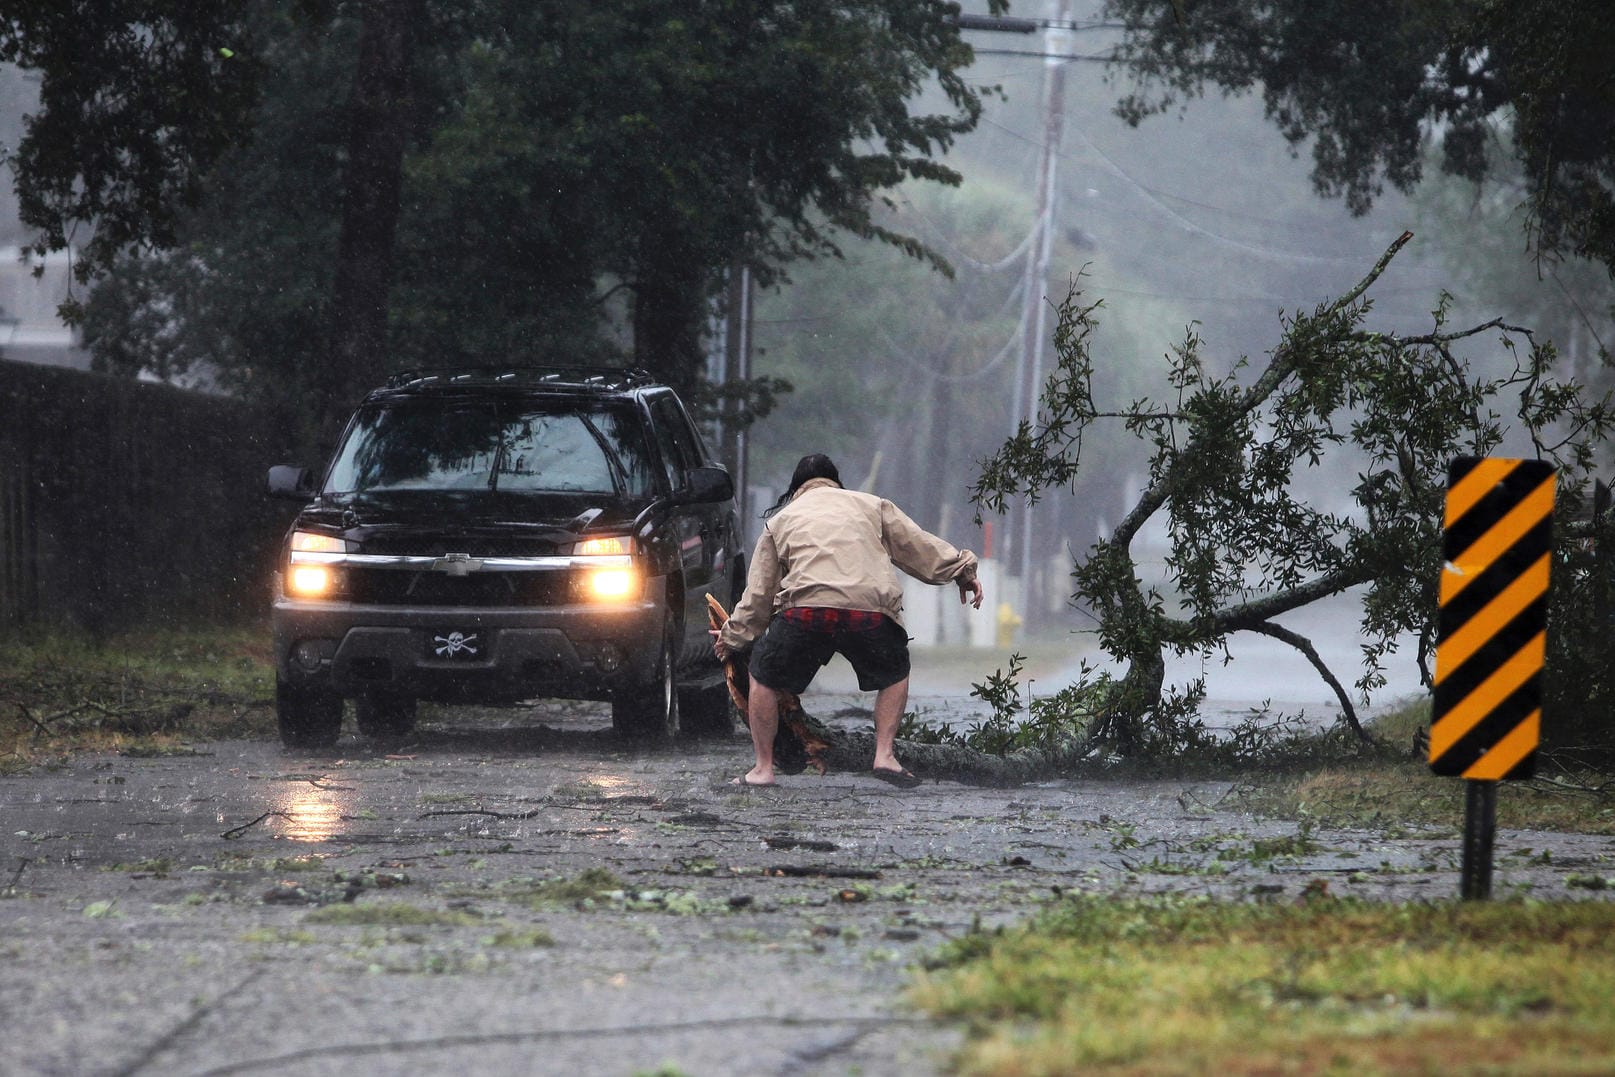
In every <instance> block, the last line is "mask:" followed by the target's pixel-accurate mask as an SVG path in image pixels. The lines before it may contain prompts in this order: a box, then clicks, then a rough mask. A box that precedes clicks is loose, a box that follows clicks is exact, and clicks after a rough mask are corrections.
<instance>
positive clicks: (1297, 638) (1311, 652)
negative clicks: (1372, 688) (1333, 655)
mask: <svg viewBox="0 0 1615 1077" xmlns="http://www.w3.org/2000/svg"><path fill="white" fill-rule="evenodd" d="M1247 627H1248V629H1249V630H1250V631H1252V632H1258V633H1260V634H1262V635H1264V636H1271V637H1272V638H1273V639H1276V640H1279V641H1280V642H1283V643H1288V644H1289V645H1290V646H1291V647H1294V648H1295V649H1296V650H1298V651H1300V652H1301V653H1302V654H1303V655H1305V656H1306V659H1307V661H1308V662H1311V663H1312V668H1313V669H1315V670H1317V671H1318V676H1320V677H1322V678H1323V679H1324V682H1325V683H1326V684H1328V685H1329V687H1330V688H1332V689H1333V690H1334V693H1335V698H1336V699H1337V700H1339V701H1340V712H1341V716H1342V717H1343V718H1345V719H1346V724H1347V725H1348V726H1350V727H1351V731H1352V732H1353V733H1355V734H1357V739H1358V740H1360V741H1362V742H1363V743H1364V744H1369V745H1374V744H1377V743H1378V742H1377V741H1376V740H1374V738H1373V737H1371V736H1369V735H1368V731H1367V730H1365V729H1364V728H1363V727H1362V724H1361V723H1360V722H1358V721H1357V711H1356V709H1355V708H1354V707H1352V705H1351V696H1350V695H1348V694H1347V692H1346V689H1345V688H1344V687H1342V686H1341V683H1340V681H1338V680H1336V679H1335V675H1334V674H1333V673H1331V672H1330V670H1329V667H1328V666H1327V665H1325V664H1324V661H1323V659H1322V658H1320V657H1319V656H1318V650H1317V648H1316V647H1314V646H1313V645H1312V641H1311V640H1309V639H1307V638H1306V637H1305V636H1303V635H1301V634H1300V633H1298V632H1292V631H1290V630H1289V629H1288V628H1285V627H1284V626H1283V625H1277V624H1274V623H1273V622H1271V621H1261V622H1258V623H1256V624H1253V625H1248V626H1247Z"/></svg>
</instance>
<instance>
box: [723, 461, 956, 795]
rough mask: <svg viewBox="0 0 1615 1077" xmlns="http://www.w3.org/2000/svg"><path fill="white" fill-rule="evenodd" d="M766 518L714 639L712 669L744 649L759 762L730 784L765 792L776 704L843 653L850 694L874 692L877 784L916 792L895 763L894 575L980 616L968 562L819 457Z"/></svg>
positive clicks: (803, 464)
mask: <svg viewBox="0 0 1615 1077" xmlns="http://www.w3.org/2000/svg"><path fill="white" fill-rule="evenodd" d="M763 517H764V519H765V520H767V521H768V522H767V523H766V524H765V525H764V526H763V533H762V535H761V536H760V537H759V538H758V539H757V548H756V550H754V551H753V552H752V558H751V571H750V573H749V575H748V576H747V579H746V593H745V594H744V595H743V596H742V597H741V599H740V602H739V604H737V605H736V606H735V609H734V612H733V613H732V614H731V615H730V617H729V621H728V623H727V624H725V625H724V626H723V629H722V630H721V631H714V633H713V635H714V636H715V637H716V638H715V639H714V640H713V650H714V651H715V652H716V653H717V655H718V658H719V659H720V660H727V659H728V657H729V655H730V654H733V653H738V652H740V651H743V650H745V649H746V648H748V647H751V648H752V654H751V661H750V662H749V663H748V668H749V670H750V672H751V693H750V695H749V696H748V697H747V700H746V714H747V724H748V725H750V726H751V742H752V748H753V750H754V752H755V753H756V762H755V764H754V765H753V766H752V768H751V769H750V770H749V771H747V772H746V773H745V775H743V776H742V777H740V778H737V779H735V784H737V785H741V784H743V785H773V784H774V734H775V732H776V730H777V729H778V725H779V699H780V694H781V693H782V692H791V693H796V694H800V693H801V692H802V691H803V690H804V689H806V688H807V686H808V684H809V682H811V681H812V680H813V677H814V675H815V674H816V673H818V671H819V668H820V667H821V666H823V665H824V664H825V663H827V662H829V661H830V658H831V656H832V655H835V654H841V655H842V656H844V657H845V658H846V659H847V661H848V662H850V663H852V668H853V671H854V672H856V673H857V674H858V688H859V689H860V690H861V691H865V692H870V691H873V692H875V693H876V694H875V760H874V770H873V773H874V776H875V777H877V778H880V779H881V780H883V781H887V782H890V783H892V784H893V785H898V786H903V787H910V786H914V785H918V784H919V781H920V779H918V778H916V777H915V776H914V775H913V774H912V773H910V772H909V771H908V770H906V769H905V768H904V767H903V765H902V764H901V763H899V762H898V761H897V756H896V754H895V752H894V745H895V742H896V739H897V726H898V723H899V722H901V721H902V718H903V709H904V708H905V707H906V706H907V705H908V674H909V660H908V633H907V632H905V631H904V630H903V625H902V621H901V619H900V615H901V613H902V609H903V588H902V586H901V585H900V584H899V582H898V579H897V573H896V572H894V571H892V566H893V565H896V566H897V567H898V568H900V569H902V570H903V571H904V572H907V573H908V574H909V575H910V576H913V577H915V578H916V579H919V580H923V581H925V582H926V583H935V584H941V583H948V582H950V581H951V582H953V583H955V584H957V585H958V587H959V601H960V602H969V603H970V604H971V606H972V607H974V608H975V609H980V608H981V601H982V590H981V581H980V580H978V579H977V578H976V555H975V554H973V553H971V552H970V551H969V550H959V549H955V548H954V547H953V546H950V545H949V544H948V543H946V542H944V541H942V540H941V539H939V538H937V537H936V536H935V535H933V534H930V533H929V532H927V531H925V530H923V529H922V528H921V527H920V526H919V525H918V524H916V523H915V522H914V521H913V520H911V519H909V518H908V517H907V516H906V515H904V514H903V512H902V511H901V510H900V509H898V507H897V506H896V505H894V504H892V503H891V502H890V501H887V500H886V499H885V498H881V497H875V496H874V495H873V494H865V493H860V492H858V491H856V490H845V489H842V486H841V476H840V474H839V473H838V472H837V470H836V466H835V464H834V463H832V462H831V460H830V458H829V457H828V456H825V455H824V454H823V453H813V454H811V455H808V456H804V457H802V459H801V460H800V461H799V462H798V463H797V465H796V471H795V473H794V474H792V476H791V485H790V487H789V488H788V489H787V490H786V491H785V494H784V496H783V497H781V498H780V499H779V502H778V504H776V505H775V506H774V507H773V508H771V509H769V510H768V511H767V512H766V513H764V514H763ZM759 637H761V638H759ZM754 642H755V644H756V645H755V646H752V645H753V643H754Z"/></svg>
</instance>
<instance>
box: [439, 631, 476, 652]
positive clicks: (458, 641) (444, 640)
mask: <svg viewBox="0 0 1615 1077" xmlns="http://www.w3.org/2000/svg"><path fill="white" fill-rule="evenodd" d="M476 640H477V633H475V632H473V633H471V635H469V636H468V635H466V634H465V633H464V632H450V633H449V634H448V635H446V636H433V637H432V642H433V643H435V644H437V647H436V651H437V654H438V657H440V658H453V657H455V656H456V655H458V654H459V653H460V652H461V651H464V652H465V653H466V654H476V653H477V648H476V647H474V646H472V644H474V643H475V642H476Z"/></svg>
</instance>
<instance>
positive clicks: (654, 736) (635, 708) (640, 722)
mask: <svg viewBox="0 0 1615 1077" xmlns="http://www.w3.org/2000/svg"><path fill="white" fill-rule="evenodd" d="M677 627H678V626H677V625H676V624H675V623H674V621H673V618H672V617H671V616H669V617H668V618H667V621H666V622H665V623H664V624H663V625H662V642H661V648H660V651H659V653H658V654H657V656H656V667H655V670H654V672H653V673H652V674H651V677H650V680H649V681H643V682H639V683H637V684H630V685H628V686H627V687H625V688H620V689H618V690H617V692H616V694H615V695H613V696H612V697H611V726H612V728H613V729H615V730H616V731H617V735H618V736H619V737H622V738H623V739H624V740H639V741H653V742H654V741H668V740H672V739H673V738H674V737H677V736H678V735H679V694H678V688H677V686H676V685H675V683H674V672H675V654H674V650H673V647H674V640H675V632H676V630H677Z"/></svg>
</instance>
